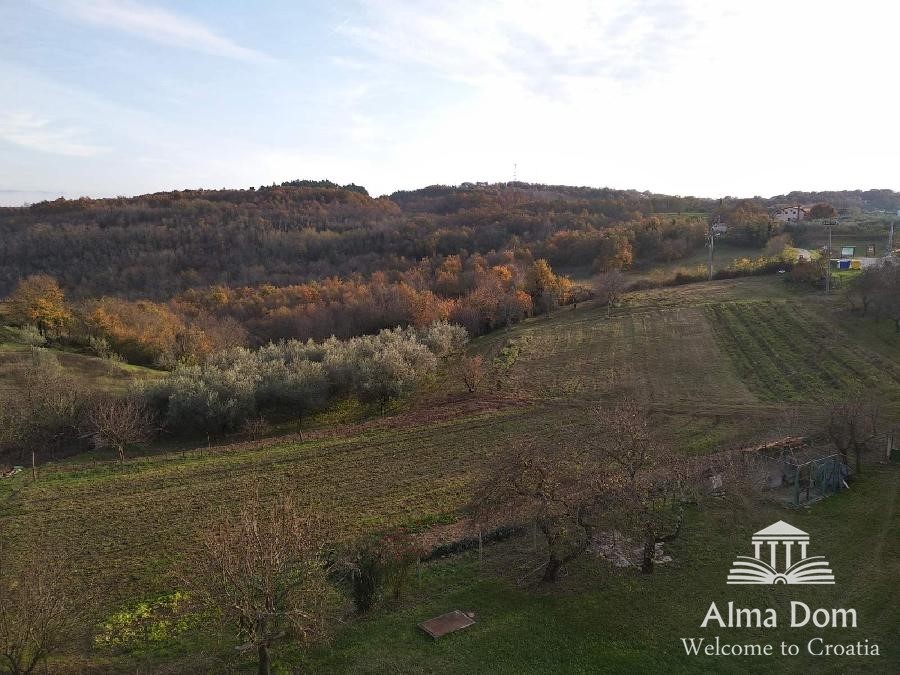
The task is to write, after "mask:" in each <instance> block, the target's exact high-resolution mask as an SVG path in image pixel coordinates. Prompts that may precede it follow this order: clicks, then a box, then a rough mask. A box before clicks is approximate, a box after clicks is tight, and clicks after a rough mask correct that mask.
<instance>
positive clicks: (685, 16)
mask: <svg viewBox="0 0 900 675" xmlns="http://www.w3.org/2000/svg"><path fill="white" fill-rule="evenodd" d="M895 7H896V8H895ZM898 19H900V7H898V6H896V3H891V2H886V1H885V0H853V2H847V1H837V0H818V1H816V2H807V1H805V0H777V1H771V0H753V1H752V2H750V1H747V0H740V1H732V0H719V1H708V0H637V1H630V0H594V1H587V0H586V1H579V0H573V1H563V0H556V1H554V2H532V1H531V0H478V1H469V0H455V1H454V2H446V1H443V2H431V1H429V0H416V1H409V2H399V1H393V0H354V1H349V2H348V1H342V0H334V1H331V2H303V1H297V0H293V1H291V0H282V1H274V2H273V1H269V0H255V1H254V2H241V1H240V0H194V1H182V2H173V1H165V0H150V1H146V2H145V1H143V0H0V204H5V205H14V204H21V203H23V202H33V201H40V200H42V199H52V198H55V197H57V196H60V195H64V196H67V197H78V196H82V195H87V196H96V197H101V196H116V195H134V194H141V193H145V192H154V191H160V190H171V189H184V188H201V187H202V188H220V187H229V188H246V187H250V186H258V185H265V184H271V183H273V182H279V183H280V182H282V181H286V180H292V179H296V178H310V179H320V178H328V179H330V180H333V181H335V182H339V183H350V182H354V183H357V184H361V185H364V186H366V187H367V188H368V189H369V191H370V192H371V193H372V194H374V195H379V194H387V193H390V192H392V191H394V190H397V189H414V188H417V187H423V186H425V185H430V184H435V183H442V184H458V183H460V182H463V181H490V182H498V181H509V180H512V179H513V178H514V177H515V178H517V179H518V180H523V181H529V182H538V183H551V184H568V185H590V186H609V187H615V188H634V189H639V190H652V191H654V192H663V193H668V194H680V195H698V196H708V197H718V196H725V195H731V196H752V195H766V196H769V195H774V194H783V193H786V192H789V191H791V190H820V189H821V190H826V189H856V188H861V189H866V188H892V189H900V134H898V133H897V129H898V123H897V116H898V112H900V105H898V103H900V83H898V82H897V77H896V72H897V65H898V63H900V51H898V49H897V47H896V41H897V34H898V32H900V21H898Z"/></svg>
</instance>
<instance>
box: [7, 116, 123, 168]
mask: <svg viewBox="0 0 900 675" xmlns="http://www.w3.org/2000/svg"><path fill="white" fill-rule="evenodd" d="M0 140H4V141H7V142H9V143H15V144H16V145H20V146H22V147H24V148H28V149H30V150H39V151H40V152H46V153H50V154H54V155H66V156H70V157H93V156H94V155H98V154H100V153H102V152H104V151H105V150H106V148H103V147H101V146H98V145H93V144H91V143H88V142H86V141H84V140H82V132H81V131H80V130H79V129H76V128H74V127H69V126H65V125H59V124H57V123H55V122H54V121H53V120H51V119H49V118H47V117H42V116H40V115H35V114H33V113H29V112H4V113H0Z"/></svg>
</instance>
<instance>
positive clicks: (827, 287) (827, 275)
mask: <svg viewBox="0 0 900 675" xmlns="http://www.w3.org/2000/svg"><path fill="white" fill-rule="evenodd" d="M832 224H833V221H831V220H830V219H829V221H828V248H827V249H826V250H825V292H826V293H831V226H832Z"/></svg>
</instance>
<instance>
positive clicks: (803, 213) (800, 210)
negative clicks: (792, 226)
mask: <svg viewBox="0 0 900 675" xmlns="http://www.w3.org/2000/svg"><path fill="white" fill-rule="evenodd" d="M773 217H774V218H775V220H777V221H779V222H781V223H796V222H797V221H800V220H805V219H806V218H808V217H809V207H806V206H786V207H785V208H783V209H778V210H777V211H776V212H775V214H774V215H773Z"/></svg>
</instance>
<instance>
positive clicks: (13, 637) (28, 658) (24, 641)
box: [0, 550, 86, 674]
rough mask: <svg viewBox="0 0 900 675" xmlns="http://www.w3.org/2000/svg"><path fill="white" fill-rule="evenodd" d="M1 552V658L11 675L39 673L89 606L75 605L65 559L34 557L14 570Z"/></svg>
mask: <svg viewBox="0 0 900 675" xmlns="http://www.w3.org/2000/svg"><path fill="white" fill-rule="evenodd" d="M4 553H5V551H3V550H0V660H2V663H3V665H4V666H5V667H6V668H8V669H9V672H11V673H16V674H18V673H31V672H34V670H35V668H37V666H38V664H40V663H41V662H42V661H46V659H47V657H48V656H50V655H51V654H53V653H54V652H55V651H57V650H58V649H59V648H60V647H61V646H63V645H64V644H66V642H67V641H69V640H70V639H71V637H72V636H73V635H74V633H75V631H76V630H77V628H78V626H79V625H80V624H81V622H82V614H83V609H84V607H85V605H86V603H85V601H84V597H83V596H80V601H79V604H78V606H76V605H75V604H74V603H73V602H72V594H71V581H70V579H69V578H68V577H67V575H65V574H64V568H63V565H62V563H61V559H60V558H59V557H54V556H46V555H40V556H39V555H37V554H33V555H28V556H26V559H25V563H24V565H23V566H22V567H21V568H20V569H19V570H17V571H13V570H12V569H11V567H10V566H9V565H8V562H7V561H6V560H5V556H4V555H3V554H4Z"/></svg>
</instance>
